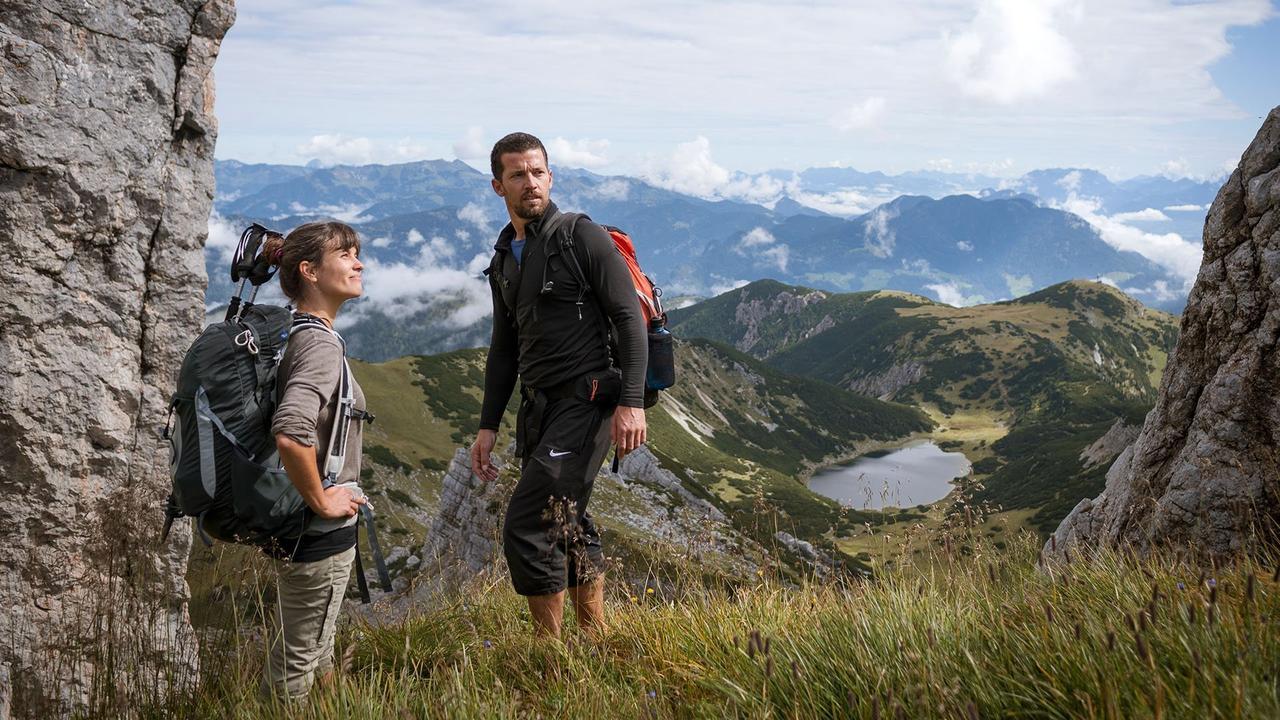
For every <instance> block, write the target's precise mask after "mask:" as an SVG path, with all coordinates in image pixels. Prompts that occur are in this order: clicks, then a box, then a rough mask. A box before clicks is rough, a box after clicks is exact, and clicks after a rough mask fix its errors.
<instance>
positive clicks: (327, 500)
mask: <svg viewBox="0 0 1280 720" xmlns="http://www.w3.org/2000/svg"><path fill="white" fill-rule="evenodd" d="M364 503H365V499H364V498H363V497H356V496H355V495H352V494H351V491H350V490H348V489H347V488H344V487H337V486H334V487H329V488H325V490H324V493H323V494H322V495H320V499H319V502H317V503H316V505H314V506H312V508H311V509H312V510H314V511H315V513H316V515H317V516H319V517H322V518H324V519H325V520H342V519H343V518H349V517H351V516H352V515H355V514H356V513H357V512H358V511H359V510H360V506H361V505H363V504H364Z"/></svg>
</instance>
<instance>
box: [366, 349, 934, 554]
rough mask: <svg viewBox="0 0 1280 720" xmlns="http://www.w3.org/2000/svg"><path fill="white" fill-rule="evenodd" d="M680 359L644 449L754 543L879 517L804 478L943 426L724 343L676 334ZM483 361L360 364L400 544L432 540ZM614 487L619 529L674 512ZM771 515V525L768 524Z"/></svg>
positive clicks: (386, 519)
mask: <svg viewBox="0 0 1280 720" xmlns="http://www.w3.org/2000/svg"><path fill="white" fill-rule="evenodd" d="M677 357H678V363H679V374H680V381H679V383H678V384H677V386H676V387H675V388H673V389H672V390H671V391H668V392H665V393H663V394H662V399H661V402H660V403H659V405H657V406H656V407H654V408H651V409H650V410H649V411H648V413H647V417H648V421H649V427H650V439H649V443H648V447H649V449H650V450H651V451H652V452H653V453H654V455H655V456H656V457H657V458H658V460H659V461H660V462H661V464H662V466H663V467H664V468H665V469H667V470H669V471H671V472H672V473H674V474H675V475H676V476H677V478H678V479H679V480H680V482H681V483H682V484H683V485H684V487H685V488H686V489H687V490H688V491H689V492H691V493H692V494H693V495H695V496H697V497H701V498H703V499H706V500H708V501H710V502H712V503H713V504H714V505H715V506H717V507H718V508H720V509H721V510H722V511H723V512H724V513H725V514H726V516H728V518H730V521H731V523H732V526H733V527H734V528H735V530H736V531H737V532H740V533H742V534H743V537H745V538H751V539H753V540H755V541H757V542H761V543H772V542H773V535H774V533H776V532H777V531H779V530H786V531H787V532H790V533H792V534H793V535H795V536H797V537H800V538H804V539H808V540H811V541H814V542H816V543H818V544H820V545H822V546H824V547H828V548H829V549H834V548H835V545H834V543H833V540H834V538H836V537H839V536H842V535H847V534H849V533H853V532H855V531H856V530H857V529H858V528H860V527H861V526H862V523H864V522H867V521H878V520H879V519H880V514H879V513H871V514H868V513H856V512H850V511H847V510H843V509H841V508H840V507H839V505H838V504H837V503H835V502H834V501H831V500H829V499H828V498H825V497H822V496H820V495H817V494H815V493H813V492H810V491H809V490H808V488H807V487H806V486H805V484H804V479H805V478H806V477H807V476H808V474H809V472H810V471H811V470H812V469H813V468H815V467H819V466H823V465H827V464H830V463H832V462H837V461H841V460H846V459H849V458H852V457H855V456H857V455H859V454H862V453H864V452H867V451H869V450H873V449H877V448H881V447H885V446H889V445H896V444H899V443H901V442H903V441H904V440H906V439H907V438H909V437H912V436H916V435H920V434H923V433H927V432H929V431H930V430H931V428H932V425H933V424H932V422H931V421H930V420H929V418H928V417H927V416H926V415H925V414H924V413H922V412H920V411H919V410H917V409H915V408H910V407H906V406H903V405H899V404H894V403H887V402H882V401H879V400H874V399H870V398H866V397H863V396H861V395H858V394H856V393H852V392H849V391H847V390H842V389H840V388H837V387H834V386H832V385H830V384H828V383H825V382H823V381H820V380H815V379H811V378H802V377H793V376H788V375H786V374H784V373H782V372H779V371H778V370H776V369H774V368H772V367H769V366H768V365H767V364H765V363H763V362H761V361H759V360H756V359H754V358H752V357H751V356H749V355H747V354H745V353H742V352H740V351H737V350H734V349H733V348H731V347H729V346H727V345H723V344H719V343H714V342H710V341H706V340H694V341H688V342H684V341H679V343H678V349H677ZM484 359H485V350H483V349H476V350H459V351H455V352H450V353H445V354H443V355H434V356H421V357H407V358H400V359H397V360H391V361H388V362H384V363H364V362H358V361H353V362H352V369H353V371H354V372H355V374H356V377H357V379H358V380H359V381H360V384H361V387H362V388H363V389H364V392H365V396H366V398H367V400H368V404H369V407H370V409H371V410H372V411H373V412H374V413H375V414H376V415H377V420H376V421H375V422H374V423H373V424H372V425H371V426H369V427H368V428H367V430H366V432H365V442H364V456H365V463H364V467H363V470H362V472H363V475H364V482H365V485H366V489H367V490H368V491H369V493H370V495H371V496H372V498H373V500H374V503H375V506H376V508H377V510H378V513H379V523H380V526H381V527H382V528H383V530H384V531H385V532H386V533H389V535H390V537H391V538H392V543H393V544H394V545H400V546H404V547H406V548H413V547H415V546H418V545H420V544H421V543H422V541H423V540H424V538H425V536H426V532H427V530H428V529H429V527H430V523H431V519H432V517H433V513H434V510H435V508H436V507H437V506H438V503H439V492H440V487H441V479H442V472H443V470H444V469H445V468H446V467H447V466H448V463H449V461H450V460H451V459H452V458H453V455H454V453H455V452H456V451H457V449H459V448H465V447H467V446H469V445H470V443H471V441H472V439H473V438H474V432H475V426H476V422H477V420H478V418H479V413H480V403H481V394H482V388H483V379H484ZM515 410H516V399H515V398H514V397H513V399H512V402H511V404H510V405H509V407H508V412H507V416H506V419H505V421H504V423H503V428H502V432H501V435H500V437H499V441H498V445H497V448H498V451H499V452H506V451H507V448H508V447H509V446H510V445H511V442H512V440H513V439H514V438H513V436H512V430H511V428H512V426H513V422H514V417H515ZM610 492H611V491H610V490H609V489H608V488H606V489H604V490H602V493H603V494H602V496H601V498H602V499H601V501H600V502H599V506H600V510H601V512H600V513H599V515H600V518H599V519H600V521H601V522H602V523H603V524H604V525H606V526H609V525H610V523H613V525H614V528H615V529H616V530H617V531H618V533H620V534H622V535H628V534H634V533H629V532H628V528H627V527H626V523H624V522H622V521H621V520H620V519H619V518H620V517H622V516H629V515H630V514H633V513H639V514H640V515H645V514H652V513H661V512H665V510H663V509H662V508H657V507H653V506H647V505H644V504H643V503H639V504H637V503H638V501H633V502H628V501H627V499H626V497H625V494H618V496H616V497H615V496H611V495H610ZM610 498H612V499H610ZM766 510H767V511H768V512H766ZM613 513H621V515H619V516H618V517H614V516H613V515H612V514H613ZM766 515H767V516H768V517H769V518H770V519H769V522H768V523H764V522H762V521H761V519H760V518H762V517H765V516H766ZM901 517H902V518H903V519H906V518H908V517H910V515H909V514H901Z"/></svg>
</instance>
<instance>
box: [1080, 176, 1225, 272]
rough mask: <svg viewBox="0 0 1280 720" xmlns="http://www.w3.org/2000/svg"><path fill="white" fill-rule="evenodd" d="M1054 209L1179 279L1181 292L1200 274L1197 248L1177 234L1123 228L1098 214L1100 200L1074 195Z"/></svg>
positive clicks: (1194, 244) (1199, 249) (1115, 221)
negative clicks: (1091, 227)
mask: <svg viewBox="0 0 1280 720" xmlns="http://www.w3.org/2000/svg"><path fill="white" fill-rule="evenodd" d="M1057 207H1059V209H1062V210H1066V211H1068V212H1071V213H1074V214H1076V215H1079V216H1080V217H1081V218H1083V219H1084V220H1085V222H1087V223H1089V224H1090V225H1091V226H1093V228H1094V230H1096V231H1097V233H1098V236H1099V237H1101V238H1102V240H1103V242H1105V243H1107V244H1108V245H1110V246H1111V247H1113V248H1115V249H1117V250H1127V251H1131V252H1136V253H1138V254H1139V255H1141V256H1143V257H1145V258H1146V259H1148V260H1150V261H1152V262H1154V263H1155V264H1157V265H1159V266H1161V267H1162V268H1164V269H1165V270H1167V271H1168V272H1169V273H1170V274H1171V275H1172V276H1174V277H1175V278H1177V279H1178V280H1180V281H1181V282H1182V284H1183V285H1184V288H1185V289H1189V288H1190V287H1191V283H1193V282H1194V281H1195V278H1196V274H1197V273H1199V272H1200V261H1201V257H1202V254H1203V253H1202V249H1201V247H1200V245H1199V244H1196V243H1191V242H1188V241H1187V240H1185V239H1183V237H1182V236H1181V235H1179V234H1177V233H1163V234H1160V233H1149V232H1145V231H1143V230H1141V229H1139V228H1136V227H1133V226H1132V225H1126V224H1125V223H1124V222H1123V221H1121V220H1119V219H1117V216H1106V215H1103V214H1101V212H1100V210H1101V207H1102V203H1101V201H1099V200H1097V199H1096V198H1082V197H1079V196H1078V195H1076V194H1074V193H1072V194H1071V195H1070V196H1069V197H1068V198H1067V200H1066V201H1065V202H1063V203H1061V204H1060V205H1057Z"/></svg>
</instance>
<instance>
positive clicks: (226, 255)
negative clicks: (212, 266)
mask: <svg viewBox="0 0 1280 720" xmlns="http://www.w3.org/2000/svg"><path fill="white" fill-rule="evenodd" d="M204 245H205V247H206V248H212V249H213V251H214V252H216V253H217V258H218V260H219V261H220V262H223V263H229V262H231V257H232V256H233V255H235V254H236V247H238V246H239V245H240V231H239V230H237V229H236V228H235V226H234V225H232V224H231V221H229V220H227V219H226V218H224V217H222V216H221V215H219V214H218V211H217V210H214V211H212V212H210V213H209V237H208V239H206V240H205V243H204Z"/></svg>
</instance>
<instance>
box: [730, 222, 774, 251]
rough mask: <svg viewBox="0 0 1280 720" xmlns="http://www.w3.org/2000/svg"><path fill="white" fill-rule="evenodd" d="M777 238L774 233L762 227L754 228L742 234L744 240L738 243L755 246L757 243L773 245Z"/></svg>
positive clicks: (742, 245) (741, 245)
mask: <svg viewBox="0 0 1280 720" xmlns="http://www.w3.org/2000/svg"><path fill="white" fill-rule="evenodd" d="M776 240H777V238H775V237H774V236H773V233H771V232H769V231H768V230H765V229H764V228H762V227H758V228H755V229H753V230H752V231H751V232H749V233H747V234H746V235H743V236H742V240H741V241H740V242H739V243H738V246H739V247H754V246H756V245H772V244H773V243H774V242H775V241H776Z"/></svg>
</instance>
